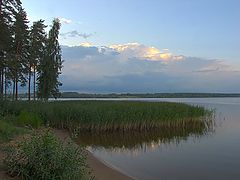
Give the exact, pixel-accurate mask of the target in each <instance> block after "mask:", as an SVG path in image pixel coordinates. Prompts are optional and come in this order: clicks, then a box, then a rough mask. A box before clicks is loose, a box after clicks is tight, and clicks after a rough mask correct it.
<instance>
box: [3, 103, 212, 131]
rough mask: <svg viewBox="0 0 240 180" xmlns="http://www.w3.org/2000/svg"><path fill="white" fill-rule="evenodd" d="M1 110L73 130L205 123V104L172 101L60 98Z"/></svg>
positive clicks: (149, 127)
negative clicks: (77, 99) (26, 114)
mask: <svg viewBox="0 0 240 180" xmlns="http://www.w3.org/2000/svg"><path fill="white" fill-rule="evenodd" d="M4 103H5V104H4V106H2V107H3V110H2V113H3V114H5V115H15V116H21V114H23V113H28V114H31V116H36V117H37V118H36V119H39V121H42V122H43V123H44V124H45V125H48V126H51V127H56V128H63V129H69V130H71V131H73V130H74V132H76V133H78V132H82V131H87V132H96V133H97V132H102V131H104V132H115V131H130V130H137V131H142V130H150V129H157V128H173V127H174V128H178V127H186V126H197V127H199V126H203V125H204V124H205V122H203V121H202V119H201V117H203V116H206V115H207V114H209V113H210V112H209V111H207V110H205V109H204V108H202V107H198V106H191V105H187V104H183V103H169V102H129V101H121V102H119V101H57V102H31V103H29V102H24V101H19V102H4Z"/></svg>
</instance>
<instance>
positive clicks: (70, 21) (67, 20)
mask: <svg viewBox="0 0 240 180" xmlns="http://www.w3.org/2000/svg"><path fill="white" fill-rule="evenodd" d="M58 19H59V20H60V22H61V23H63V24H71V23H72V20H71V19H67V18H64V17H59V18H58Z"/></svg>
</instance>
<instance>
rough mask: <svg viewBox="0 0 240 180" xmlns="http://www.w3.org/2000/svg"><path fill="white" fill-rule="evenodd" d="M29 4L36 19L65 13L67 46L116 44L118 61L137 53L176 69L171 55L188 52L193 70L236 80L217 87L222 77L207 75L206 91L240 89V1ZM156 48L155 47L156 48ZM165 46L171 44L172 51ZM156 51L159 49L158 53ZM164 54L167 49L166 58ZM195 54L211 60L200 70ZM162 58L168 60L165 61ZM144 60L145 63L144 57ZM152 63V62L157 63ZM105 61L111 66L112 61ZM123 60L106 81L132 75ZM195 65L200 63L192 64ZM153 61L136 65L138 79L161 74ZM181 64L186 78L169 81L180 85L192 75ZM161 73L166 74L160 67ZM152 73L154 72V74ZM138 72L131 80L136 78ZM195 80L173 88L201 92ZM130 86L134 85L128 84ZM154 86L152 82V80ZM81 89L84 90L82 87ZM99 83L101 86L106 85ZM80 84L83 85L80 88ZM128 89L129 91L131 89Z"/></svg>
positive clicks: (48, 0)
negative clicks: (123, 70)
mask: <svg viewBox="0 0 240 180" xmlns="http://www.w3.org/2000/svg"><path fill="white" fill-rule="evenodd" d="M23 6H24V7H25V9H26V10H27V12H28V15H29V19H30V20H31V21H34V20H38V19H40V18H42V19H45V20H46V23H47V24H50V23H51V21H52V19H53V18H54V17H59V18H61V19H62V29H61V37H60V42H61V44H62V45H68V46H72V45H80V44H81V43H83V42H88V43H91V44H92V45H91V47H98V48H99V46H106V47H108V48H109V47H111V45H113V44H114V45H117V46H114V48H113V49H114V50H115V51H116V53H120V54H121V55H120V56H118V58H116V57H115V56H112V57H111V58H112V59H117V60H116V61H118V59H119V57H121V58H122V59H123V61H124V59H132V58H135V59H140V60H141V59H143V58H145V59H146V60H149V61H161V62H159V64H161V65H163V64H164V66H166V64H168V65H167V68H166V69H169V68H170V69H171V68H173V65H169V64H172V63H166V61H165V60H166V59H167V60H170V61H172V60H176V58H177V57H179V56H180V55H182V56H183V57H184V58H183V59H184V60H186V62H189V63H188V65H186V64H185V65H186V67H188V70H189V72H193V71H192V69H194V71H196V72H204V73H209V72H210V71H211V72H212V73H213V72H215V74H214V73H213V74H208V76H209V77H210V76H219V77H224V78H225V79H226V78H227V79H226V80H227V81H231V82H232V85H229V86H231V88H230V89H227V88H225V87H222V86H221V85H222V84H223V83H222V82H221V79H218V80H219V84H217V85H216V86H214V87H212V88H211V86H213V85H212V84H213V83H212V82H218V80H216V79H215V80H212V82H211V81H206V82H205V80H207V79H209V77H208V76H205V75H202V76H199V77H196V78H203V79H204V78H205V80H204V81H202V84H201V86H205V85H206V84H207V85H210V87H208V88H205V89H204V88H203V89H202V91H219V92H220V91H231V92H233V91H238V90H240V88H238V87H234V84H236V83H238V82H236V78H235V76H236V74H234V73H236V72H238V71H239V70H238V67H239V65H240V63H239V60H240V20H239V17H240V1H239V0H198V1H197V0H145V1H144V0H88V1H86V0H41V1H34V0H23ZM129 43H130V44H129ZM132 43H137V44H138V45H137V46H136V44H135V45H134V44H132ZM122 45H124V47H125V48H127V50H122V49H119V47H123V46H122ZM91 47H89V46H84V48H80V49H78V52H77V53H76V52H75V51H71V52H72V53H74V52H75V53H76V54H78V55H79V57H80V56H81V54H79V52H81V53H86V52H90V51H89V49H91ZM151 47H154V48H155V49H151ZM108 48H107V50H108ZM164 49H167V50H166V51H167V53H166V52H165V50H164ZM156 51H157V52H158V53H155V52H156ZM130 52H131V53H133V54H135V56H134V57H132V55H131V53H130ZM164 53H165V54H166V55H168V54H171V56H168V58H165V57H164V58H163V55H165V54H164ZM63 54H64V58H65V59H69V57H71V56H72V55H69V54H68V55H66V53H65V52H63ZM160 54H162V56H161V57H160ZM86 56H88V57H89V56H91V57H92V59H96V54H94V55H93V54H91V53H90V54H87V55H86ZM102 56H103V54H101V55H99V56H98V58H99V59H101V58H102ZM104 56H107V58H109V55H108V54H104ZM81 57H82V59H81V58H79V61H78V62H79V63H80V61H81V63H83V62H85V61H84V60H83V59H84V58H86V57H85V56H81ZM190 59H191V60H193V59H194V60H196V59H198V60H199V59H201V61H202V62H205V66H202V65H201V66H199V67H198V70H197V68H195V66H196V64H194V63H192V61H191V60H190ZM162 60H164V63H163V62H162ZM71 62H72V63H73V60H72V59H71V58H70V60H69V62H67V63H66V65H65V69H66V72H69V71H68V70H69V69H70V68H69V67H70V66H71V64H68V63H71ZM93 62H95V60H93ZM93 62H92V63H93ZM124 62H125V61H124ZM134 62H135V61H134ZM194 62H196V61H194ZM198 62H199V61H198ZM206 62H207V63H206ZM87 63H89V62H87ZM104 63H105V61H104ZM132 63H133V61H132V62H131V63H130V64H129V66H130V65H131V66H132ZM136 63H137V62H136ZM138 63H139V64H142V62H141V63H140V61H139V62H138ZM149 63H150V64H151V63H152V62H149ZM176 64H177V63H176ZM197 64H203V63H197ZM82 65H83V67H85V66H86V67H87V65H86V64H82ZM94 65H95V64H92V66H94ZM104 65H106V66H108V65H107V64H104ZM121 65H122V62H121V63H120V64H114V66H116V68H115V70H116V71H115V72H111V73H110V72H109V73H110V74H105V75H104V77H105V79H104V80H103V81H102V82H105V83H106V84H111V83H110V82H113V81H112V80H113V79H114V78H113V79H112V80H109V79H108V80H109V81H108V82H106V81H107V79H106V77H108V78H109V77H110V76H111V77H113V76H114V77H115V76H119V75H121V77H122V78H123V79H124V78H126V77H129V76H130V74H129V73H127V72H126V73H125V74H121V73H120V74H119V73H118V72H119V71H120V69H118V68H117V67H122V66H121ZM135 65H136V64H134V67H135ZM193 65H194V67H192V66H193ZM139 66H140V65H139ZM147 66H148V65H147ZM147 66H146V64H144V65H143V64H142V66H141V67H138V68H137V67H135V68H136V69H135V74H133V76H134V78H135V79H136V75H139V73H142V74H141V76H139V77H138V78H139V79H145V81H149V80H150V79H151V78H152V79H157V78H156V77H158V76H156V75H153V74H154V73H156V70H154V72H153V70H151V69H148V68H147ZM150 66H151V65H150ZM209 66H210V67H209ZM137 69H138V71H137ZM176 69H177V70H176V71H177V72H178V69H180V70H179V74H181V77H182V78H179V77H178V75H179V74H178V75H177V74H176V77H178V78H177V79H171V78H170V79H169V81H170V82H171V83H173V82H176V84H178V83H179V79H184V78H185V80H187V79H189V78H188V76H186V74H184V73H183V71H184V72H185V73H186V71H185V69H184V70H183V69H181V68H180V67H179V68H176ZM170 71H171V70H169V72H168V75H166V73H165V75H166V78H167V77H172V75H171V76H169V73H170ZM216 71H217V73H220V75H219V74H216ZM66 72H65V74H64V77H65V78H66V76H67V74H66ZM163 72H166V70H162V71H161V73H163ZM189 72H188V73H189ZM226 72H227V74H226ZM230 72H231V73H233V74H231V73H230ZM91 73H93V72H91ZM144 73H145V74H144ZM158 73H160V71H159V72H158ZM93 74H94V73H93ZM149 74H151V76H150V75H149ZM123 76H124V77H123ZM133 76H131V77H129V78H128V79H134V78H133ZM152 76H153V77H152ZM233 76H234V77H233ZM63 79H64V78H63ZM70 79H71V78H70ZM115 79H116V77H115ZM210 79H211V78H210ZM91 80H92V79H91ZM79 81H80V79H79ZM133 81H134V80H133ZM194 81H196V79H192V80H191V81H189V82H191V83H192V86H191V87H189V88H188V89H184V88H182V89H181V88H180V89H179V88H176V87H175V86H171V88H172V89H173V91H174V88H176V91H195V90H196V89H198V88H196V86H195V85H194V83H193V82H194ZM89 82H90V81H88V82H87V83H88V84H89ZM153 82H154V80H153ZM155 83H157V82H155ZM106 84H105V85H106ZM176 84H175V85H176ZM167 85H168V84H167ZM167 85H166V86H167ZM86 86H87V84H86ZM126 86H128V85H127V84H126ZM148 86H149V87H150V85H149V84H148ZM91 87H92V86H89V88H87V87H86V89H87V90H86V91H88V89H91ZM136 87H138V88H139V90H141V89H146V87H145V86H144V85H143V86H140V85H139V84H136ZM151 87H152V86H151ZM221 87H222V88H221ZM78 88H79V89H80V90H81V88H80V87H78ZM94 88H95V89H96V91H97V90H98V88H100V85H99V86H96V87H94ZM101 88H102V91H104V88H105V89H106V91H112V90H111V88H110V89H109V90H107V89H108V87H107V85H106V87H105V86H104V85H103V84H102V85H101ZM171 88H170V89H171ZM191 88H192V89H191ZM73 89H74V88H73ZM75 89H77V87H76V88H75ZM136 89H137V88H136ZM153 89H155V91H160V90H161V89H162V87H160V86H159V87H157V86H154V87H152V89H151V88H149V89H148V88H147V89H146V91H149V90H153ZM165 89H166V91H167V90H169V88H165ZM123 90H124V88H123ZM125 90H126V91H128V89H127V88H126V89H125ZM131 91H134V87H132V89H131Z"/></svg>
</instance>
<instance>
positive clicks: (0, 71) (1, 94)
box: [0, 68, 3, 99]
mask: <svg viewBox="0 0 240 180" xmlns="http://www.w3.org/2000/svg"><path fill="white" fill-rule="evenodd" d="M2 77H3V71H2V68H1V69H0V98H1V99H2V98H3V93H2V88H3V83H2Z"/></svg>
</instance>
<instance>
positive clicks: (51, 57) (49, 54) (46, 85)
mask: <svg viewBox="0 0 240 180" xmlns="http://www.w3.org/2000/svg"><path fill="white" fill-rule="evenodd" d="M60 26H61V24H60V21H59V19H54V20H53V25H52V28H51V29H50V31H49V34H48V38H47V40H46V47H45V51H44V58H43V59H42V60H41V61H40V65H39V69H38V74H39V76H38V79H37V85H38V97H39V98H40V99H44V100H48V98H49V97H50V96H53V97H54V98H57V97H58V96H59V95H60V94H59V86H61V85H62V84H61V83H60V82H59V80H58V79H59V74H61V69H62V63H63V61H62V57H61V48H60V45H59V42H58V36H59V30H60Z"/></svg>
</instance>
